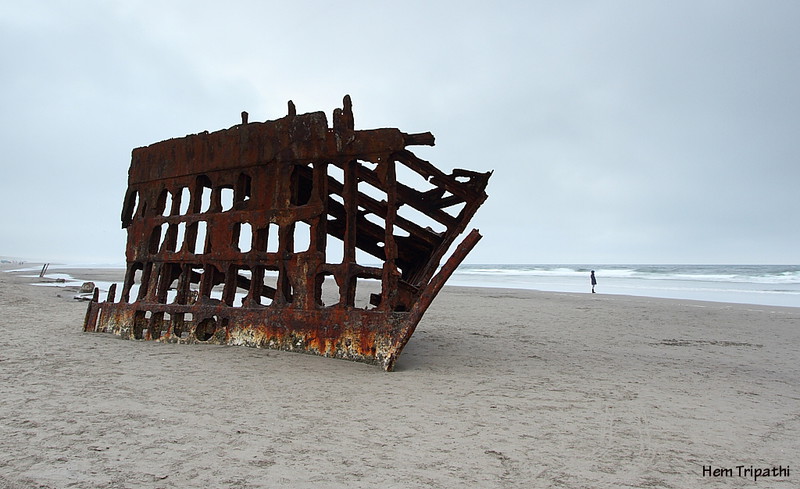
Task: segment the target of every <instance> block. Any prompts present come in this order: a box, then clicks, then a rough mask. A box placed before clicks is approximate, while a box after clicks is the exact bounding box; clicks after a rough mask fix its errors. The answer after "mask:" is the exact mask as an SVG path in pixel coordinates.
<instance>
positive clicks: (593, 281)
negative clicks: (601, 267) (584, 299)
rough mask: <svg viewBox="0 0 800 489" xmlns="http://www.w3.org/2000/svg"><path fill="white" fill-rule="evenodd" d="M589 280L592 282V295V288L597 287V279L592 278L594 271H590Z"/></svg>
mask: <svg viewBox="0 0 800 489" xmlns="http://www.w3.org/2000/svg"><path fill="white" fill-rule="evenodd" d="M590 278H591V280H592V294H594V286H595V285H597V279H596V278H594V270H592V274H591V276H590Z"/></svg>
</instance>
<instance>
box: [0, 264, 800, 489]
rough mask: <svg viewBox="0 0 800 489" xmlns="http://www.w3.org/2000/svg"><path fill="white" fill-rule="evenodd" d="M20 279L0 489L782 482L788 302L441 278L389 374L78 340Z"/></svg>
mask: <svg viewBox="0 0 800 489" xmlns="http://www.w3.org/2000/svg"><path fill="white" fill-rule="evenodd" d="M11 268H18V267H17V266H12V265H2V266H1V267H0V270H9V269H11ZM56 272H66V273H72V274H73V275H74V276H75V277H79V278H81V279H94V280H120V279H121V275H122V271H121V270H111V271H109V270H76V271H71V272H69V271H62V270H51V273H56ZM26 274H27V275H38V272H27V273H26ZM21 275H22V274H20V273H3V272H2V271H0V453H2V457H0V488H15V489H16V488H31V487H35V488H67V487H75V488H189V487H198V488H216V487H231V488H275V487H300V488H306V487H308V488H311V487H326V488H328V487H330V488H338V487H341V488H344V487H351V488H352V487H356V488H360V487H364V488H367V487H369V488H372V487H384V488H428V487H439V488H464V487H479V488H532V487H559V488H618V487H637V488H638V487H649V488H689V487H712V488H713V487H778V488H780V487H786V488H790V487H798V485H800V457H799V456H800V448H799V447H800V444H798V442H797V440H798V439H800V355H799V354H798V353H799V352H800V308H780V307H769V306H747V305H736V304H722V303H709V302H692V301H679V300H666V299H648V298H638V297H626V296H618V295H615V296H606V295H603V294H566V293H542V292H535V291H522V290H504V289H480V288H462V287H446V288H445V289H444V290H443V291H442V293H441V294H440V295H439V297H438V298H437V299H436V301H434V303H433V305H432V307H431V309H430V310H429V311H428V313H427V314H426V315H425V317H424V318H423V320H422V322H421V323H420V325H419V327H418V328H417V331H416V333H415V334H414V336H413V337H412V339H411V341H410V342H409V344H408V345H407V347H406V349H405V351H404V352H403V354H402V356H401V357H400V360H399V361H398V364H397V368H396V371H395V372H392V373H386V372H383V371H382V370H381V369H380V368H378V367H375V366H369V365H363V364H358V363H351V362H348V361H342V360H331V359H324V358H319V357H315V356H310V355H302V354H295V353H287V352H280V351H273V350H257V349H251V348H243V347H220V346H209V345H174V344H160V343H155V342H139V341H124V340H120V339H118V338H117V337H115V336H112V335H109V334H97V333H83V332H82V331H81V326H82V322H83V317H84V314H85V310H86V303H85V302H79V301H76V300H74V299H73V298H72V297H73V295H75V292H76V291H75V289H74V288H72V289H70V288H64V287H39V286H32V285H29V284H31V283H33V282H37V281H38V280H39V279H38V278H25V277H22V276H21ZM737 466H743V467H744V468H745V469H748V468H750V467H751V466H752V467H753V468H757V469H762V470H763V469H766V468H773V467H774V468H778V467H782V468H787V467H789V470H790V472H789V474H788V475H785V473H784V474H783V475H777V476H774V477H773V476H769V477H763V476H762V477H759V478H758V480H757V481H754V480H753V474H752V473H751V474H750V476H740V474H739V469H737ZM704 468H705V470H704ZM728 469H730V472H728ZM715 474H718V475H715Z"/></svg>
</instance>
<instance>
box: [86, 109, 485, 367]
mask: <svg viewBox="0 0 800 489" xmlns="http://www.w3.org/2000/svg"><path fill="white" fill-rule="evenodd" d="M343 105H344V106H343V108H341V109H336V110H335V111H334V113H333V127H332V128H329V127H328V122H327V119H326V117H325V114H324V113H323V112H313V113H309V114H301V115H297V114H296V113H295V109H294V105H293V104H292V103H291V102H289V114H288V115H287V116H286V117H283V118H281V119H277V120H274V121H266V122H260V123H259V122H248V120H247V119H248V118H247V113H244V112H243V113H242V123H241V124H239V125H236V126H234V127H231V128H230V129H224V130H220V131H217V132H213V133H208V132H204V133H201V134H195V135H190V136H186V137H184V138H179V139H170V140H167V141H162V142H159V143H155V144H153V145H150V146H147V147H143V148H137V149H134V150H133V155H132V161H131V167H130V171H129V178H128V190H127V193H126V196H125V200H124V204H123V210H122V227H123V228H127V230H128V241H127V249H126V259H127V271H126V275H125V282H124V284H123V286H122V290H121V294H120V295H121V297H120V300H119V301H118V302H115V300H116V297H115V296H116V290H115V287H112V288H111V290H109V293H108V296H107V298H106V300H105V301H103V302H100V301H99V297H98V291H97V290H95V294H94V298H93V300H92V301H91V302H90V303H89V308H88V309H87V312H86V320H85V324H84V331H98V332H110V333H114V334H116V335H119V336H121V337H122V338H126V339H138V340H155V341H163V342H179V343H214V344H227V345H247V346H254V347H266V348H276V349H281V350H289V351H299V352H305V353H313V354H317V355H322V356H326V357H335V358H345V359H350V360H355V361H361V362H366V363H373V364H378V365H380V366H382V367H383V368H384V369H386V370H392V369H393V367H394V364H395V361H396V360H397V357H398V355H399V354H400V352H401V351H402V349H403V347H404V346H405V344H406V342H407V341H408V340H409V338H410V337H411V335H412V334H413V332H414V329H415V328H416V326H417V324H418V323H419V321H420V319H421V317H422V315H423V314H424V313H425V311H426V309H427V308H428V306H429V305H430V304H431V302H432V301H433V299H434V297H435V296H436V294H437V293H438V292H439V290H440V289H441V287H442V286H443V285H444V282H445V281H446V280H447V278H448V277H449V276H450V274H451V273H452V272H453V271H454V270H455V269H456V267H457V266H458V264H459V263H460V262H461V261H462V260H463V259H464V257H465V256H466V255H467V253H469V251H470V250H471V249H472V247H473V246H474V245H475V244H476V243H477V241H478V240H479V239H480V234H479V233H478V232H477V230H473V231H472V232H471V233H469V234H468V235H467V236H466V238H465V239H464V240H463V241H462V243H461V244H460V245H459V246H457V247H456V249H455V251H453V253H452V254H451V256H450V258H449V259H448V260H447V261H446V262H445V264H444V265H443V266H441V267H440V264H441V261H442V259H443V257H444V255H445V254H446V253H447V252H448V250H449V249H450V248H451V246H452V245H453V243H454V241H455V239H456V238H457V237H458V236H459V235H460V234H461V233H462V232H463V231H464V230H465V228H466V226H467V224H468V222H469V221H470V219H471V218H472V216H473V215H474V214H475V212H476V211H477V209H478V208H479V207H480V205H481V204H482V203H483V201H484V200H485V199H486V193H485V188H486V185H487V183H488V180H489V177H490V175H491V172H489V173H477V172H473V171H468V170H460V169H457V170H454V171H453V172H451V173H450V174H446V173H444V172H442V171H441V170H439V169H438V168H436V167H435V166H433V165H432V164H430V163H429V162H427V161H424V160H422V159H420V158H418V157H417V156H415V155H414V154H413V153H412V152H411V151H409V150H408V149H406V148H407V147H408V146H413V145H429V146H433V144H434V138H433V135H432V134H430V133H423V134H406V133H403V132H401V131H400V130H398V129H394V128H384V129H372V130H355V128H354V123H353V113H352V106H351V102H350V97H349V96H346V97H345V98H344V104H343ZM405 178H408V179H411V180H416V182H414V181H411V182H406V183H403V179H405ZM376 263H377V264H376Z"/></svg>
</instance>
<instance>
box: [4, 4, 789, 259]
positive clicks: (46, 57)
mask: <svg viewBox="0 0 800 489" xmlns="http://www.w3.org/2000/svg"><path fill="white" fill-rule="evenodd" d="M798 24H800V2H796V1H788V0H787V1H766V2H765V1H755V0H753V1H747V2H744V1H730V0H721V1H702V0H691V1H679V0H670V1H663V2H656V1H648V2H644V1H640V0H631V1H596V2H594V1H548V2H543V1H502V0H499V1H495V2H488V1H485V0H483V1H480V2H474V1H464V0H460V1H440V2H436V1H413V0H406V1H403V2H388V1H386V2H381V1H362V2H350V1H346V0H340V1H336V2H332V1H331V2H329V1H303V0H294V1H285V0H283V1H274V2H273V1H258V0H252V1H247V0H227V1H225V2H210V1H198V0H191V1H190V0H187V1H172V0H158V1H147V0H140V1H136V0H121V1H110V0H96V1H89V0H71V1H66V0H63V1H45V0H33V1H25V2H22V1H19V2H12V1H2V2H0V56H2V58H0V66H1V67H2V76H0V106H1V107H2V109H0V129H1V130H0V148H2V151H0V256H13V257H21V258H27V259H39V260H48V261H58V260H62V261H63V260H68V261H73V262H75V261H79V262H94V263H98V262H99V263H104V262H119V263H122V262H124V251H125V250H124V243H125V238H126V235H125V232H124V231H123V230H122V229H121V227H120V217H119V216H120V211H121V206H122V200H123V197H124V193H125V189H126V186H127V172H128V166H129V165H130V155H131V150H132V149H133V148H135V147H139V146H146V145H149V144H151V143H154V142H157V141H161V140H164V139H169V138H173V137H182V136H185V135H187V134H193V133H197V132H201V131H204V130H209V131H214V130H218V129H222V128H227V127H230V126H233V125H235V124H237V123H239V122H240V115H239V114H240V112H241V111H242V110H246V111H248V112H249V113H250V120H251V121H264V120H271V119H277V118H280V117H282V116H284V115H285V114H286V103H287V101H288V100H290V99H291V100H293V101H294V103H295V105H296V106H297V111H298V113H305V112H314V111H320V110H321V111H324V112H325V113H326V114H327V115H328V119H329V121H330V120H331V119H332V118H331V114H332V111H333V109H335V108H337V107H340V106H341V103H342V97H343V96H344V95H345V94H350V95H351V97H352V99H353V110H354V115H355V121H356V129H372V128H377V127H397V128H399V129H401V130H402V131H405V132H409V133H415V132H425V131H431V132H432V133H433V134H434V135H435V136H436V146H435V147H433V148H414V151H415V152H416V153H417V154H418V155H419V156H420V157H422V158H424V159H427V160H429V161H431V162H432V163H434V164H435V165H436V166H438V167H440V168H442V169H443V170H446V171H449V170H451V169H452V168H467V169H472V170H478V171H488V170H494V175H493V177H492V179H491V181H490V184H489V187H488V194H489V199H488V200H487V201H486V203H485V204H484V206H483V207H482V208H481V209H480V211H479V212H478V215H477V216H476V218H475V219H474V220H473V226H474V227H478V228H480V230H481V233H482V234H483V235H484V239H483V240H482V241H481V242H480V244H479V245H478V246H477V247H476V249H475V250H474V251H473V253H472V254H471V255H470V257H469V258H468V260H467V261H468V262H471V263H570V264H571V263H585V264H608V263H784V264H797V263H800V219H798V210H800V209H799V208H800V198H798V195H800V191H799V189H798V186H800V158H799V157H800V88H799V87H800V61H798V60H800V29H798V27H797V26H798Z"/></svg>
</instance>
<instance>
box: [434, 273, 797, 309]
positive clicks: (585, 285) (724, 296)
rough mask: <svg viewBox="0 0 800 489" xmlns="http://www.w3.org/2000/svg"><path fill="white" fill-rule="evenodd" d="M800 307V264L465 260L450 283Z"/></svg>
mask: <svg viewBox="0 0 800 489" xmlns="http://www.w3.org/2000/svg"><path fill="white" fill-rule="evenodd" d="M592 270H594V271H595V276H596V277H597V287H595V290H596V292H597V293H598V294H615V295H616V294H623V295H633V296H644V297H660V298H667V299H691V300H701V301H714V302H733V303H741V304H760V305H769V306H789V307H800V265H461V266H460V267H459V268H458V269H457V270H456V272H455V273H454V274H453V276H452V277H451V279H450V280H449V281H448V282H447V284H448V285H460V286H474V287H503V288H513V289H532V290H541V291H551V292H577V293H591V290H592V287H591V283H590V281H589V273H590V272H591V271H592Z"/></svg>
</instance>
